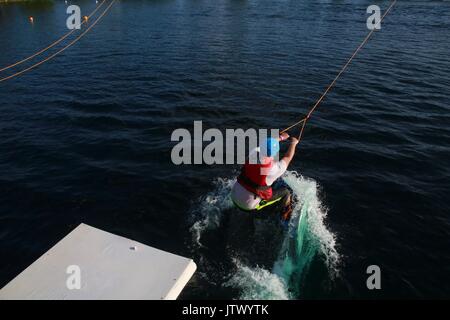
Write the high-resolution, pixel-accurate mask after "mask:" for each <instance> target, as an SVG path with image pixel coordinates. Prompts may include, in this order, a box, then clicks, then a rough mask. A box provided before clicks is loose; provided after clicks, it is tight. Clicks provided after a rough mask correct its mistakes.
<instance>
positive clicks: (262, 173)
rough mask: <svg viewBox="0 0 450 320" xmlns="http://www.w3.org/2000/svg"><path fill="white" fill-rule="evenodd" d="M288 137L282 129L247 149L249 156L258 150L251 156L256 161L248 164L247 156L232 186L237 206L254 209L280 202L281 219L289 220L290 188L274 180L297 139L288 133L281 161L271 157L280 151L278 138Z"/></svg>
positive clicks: (290, 207) (248, 210)
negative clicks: (276, 136)
mask: <svg viewBox="0 0 450 320" xmlns="http://www.w3.org/2000/svg"><path fill="white" fill-rule="evenodd" d="M288 138H289V135H288V134H287V133H282V134H281V135H280V137H279V138H268V139H267V141H266V143H265V144H262V145H260V147H258V148H256V149H254V150H252V151H251V152H250V156H251V155H252V152H257V153H258V154H257V156H256V157H254V159H257V161H256V163H255V164H251V163H250V162H249V160H248V159H247V161H246V163H245V164H244V166H243V167H242V170H241V173H240V175H239V177H238V178H237V181H236V183H235V184H234V186H233V189H232V190H231V199H232V200H233V203H234V205H235V206H236V207H238V208H239V209H241V210H243V211H246V212H256V211H259V210H261V209H263V208H265V207H267V206H271V205H273V204H282V212H281V221H282V222H283V223H286V222H288V221H289V219H290V217H291V213H292V204H291V191H290V190H289V188H288V187H287V186H286V185H284V184H282V183H279V181H277V180H278V179H279V178H280V177H281V176H282V175H283V173H284V172H285V171H286V170H287V168H288V166H289V164H290V163H291V161H292V158H293V157H294V154H295V149H296V146H297V144H298V139H296V138H294V137H291V139H290V141H291V143H290V145H289V149H288V151H287V152H286V154H285V155H284V157H283V158H282V159H281V160H280V161H276V160H275V159H274V158H275V156H276V155H277V154H278V152H279V151H280V141H285V140H287V139H288ZM249 158H251V157H249ZM276 182H277V183H276Z"/></svg>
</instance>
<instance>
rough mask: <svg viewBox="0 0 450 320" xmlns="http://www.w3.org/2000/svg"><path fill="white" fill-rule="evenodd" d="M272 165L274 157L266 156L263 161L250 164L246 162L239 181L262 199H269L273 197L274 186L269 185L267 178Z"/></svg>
mask: <svg viewBox="0 0 450 320" xmlns="http://www.w3.org/2000/svg"><path fill="white" fill-rule="evenodd" d="M272 165H273V159H272V158H265V159H264V161H263V163H256V164H250V163H248V162H246V163H245V164H244V166H243V167H242V171H241V174H240V175H239V177H238V178H237V181H238V182H239V184H240V185H241V186H243V187H244V188H245V189H247V190H248V191H250V192H252V193H253V194H255V195H257V196H258V197H260V198H261V199H263V200H268V199H270V198H272V187H271V186H268V185H267V181H266V178H267V173H268V172H269V170H270V168H271V167H272Z"/></svg>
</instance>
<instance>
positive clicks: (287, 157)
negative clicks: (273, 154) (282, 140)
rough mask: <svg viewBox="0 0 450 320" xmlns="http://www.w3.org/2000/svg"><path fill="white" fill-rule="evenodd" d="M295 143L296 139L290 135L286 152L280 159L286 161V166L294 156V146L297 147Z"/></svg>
mask: <svg viewBox="0 0 450 320" xmlns="http://www.w3.org/2000/svg"><path fill="white" fill-rule="evenodd" d="M297 143H298V139H297V138H294V137H291V144H290V146H289V149H288V151H287V152H286V154H285V155H284V157H283V159H281V160H282V161H284V162H286V166H289V164H290V163H291V161H292V158H294V154H295V148H296V147H297Z"/></svg>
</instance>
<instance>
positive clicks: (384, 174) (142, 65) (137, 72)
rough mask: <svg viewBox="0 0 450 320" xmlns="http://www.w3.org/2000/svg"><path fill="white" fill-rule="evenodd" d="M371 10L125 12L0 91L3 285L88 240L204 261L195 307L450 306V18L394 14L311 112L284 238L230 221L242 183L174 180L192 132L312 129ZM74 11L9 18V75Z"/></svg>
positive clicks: (181, 4)
mask: <svg viewBox="0 0 450 320" xmlns="http://www.w3.org/2000/svg"><path fill="white" fill-rule="evenodd" d="M75 3H76V4H78V5H80V7H81V10H82V15H88V14H89V13H90V12H91V11H92V10H93V9H94V8H95V6H96V4H95V1H76V2H75ZM376 3H377V4H378V5H380V7H381V8H382V10H385V9H386V8H387V6H388V5H389V3H388V2H387V1H376ZM370 4H372V1H331V0H329V1H304V0H296V1H288V0H284V1H268V0H261V1H245V0H241V1H237V0H236V1H231V0H229V1H226V0H217V1H206V0H205V1H203V0H196V1H193V0H191V1H190V0H173V1H169V0H167V1H164V0H155V1H150V0H149V1H139V0H136V1H125V0H123V1H118V2H116V3H115V4H114V5H113V6H112V7H111V10H110V11H109V12H108V13H107V14H106V15H105V16H104V18H103V19H102V20H101V21H100V22H99V23H98V24H97V25H95V26H94V27H93V28H92V29H91V31H90V32H88V33H87V34H86V35H85V36H84V37H83V38H82V39H81V40H80V41H79V42H77V43H76V44H75V45H73V46H72V47H70V48H69V49H67V50H66V51H65V52H63V53H62V54H60V55H59V56H57V57H55V58H54V59H53V60H50V61H48V62H46V63H44V64H42V65H41V66H39V67H38V68H36V69H34V70H32V71H30V72H27V73H24V74H22V75H20V76H18V77H16V78H14V79H10V80H8V81H4V82H0V114H1V117H0V257H1V258H0V259H1V263H0V286H3V285H5V284H6V283H7V282H8V281H9V280H11V279H12V278H13V277H14V276H15V275H17V274H18V273H19V272H20V271H22V270H23V269H24V268H25V267H27V266H28V265H29V264H30V263H32V262H33V261H34V260H35V259H37V258H38V257H39V256H40V255H42V254H43V253H44V252H45V251H47V250H48V249H49V248H50V247H51V246H52V245H53V244H55V243H56V242H57V241H58V240H59V239H60V238H62V237H63V236H64V235H66V234H67V233H68V232H69V231H71V230H72V229H73V228H74V227H75V226H76V225H78V224H79V223H81V222H84V223H87V224H90V225H92V226H95V227H98V228H101V229H103V230H106V231H109V232H113V233H116V234H119V235H122V236H125V237H129V238H132V239H134V240H137V241H140V242H142V243H145V244H147V245H151V246H155V247H157V248H160V249H163V250H168V251H170V252H173V253H176V254H180V255H184V256H188V257H192V258H193V259H194V260H195V261H196V263H197V266H198V270H197V273H196V274H195V276H194V278H193V279H192V280H191V282H190V283H189V285H188V286H187V287H186V289H185V290H184V291H183V293H182V295H181V297H180V298H184V299H188V298H275V299H285V298H286V299H290V298H314V299H325V298H429V297H436V298H443V297H448V296H449V295H450V286H449V285H448V284H449V283H450V276H449V275H450V249H449V248H450V217H449V214H450V212H449V200H448V192H449V189H450V188H449V187H450V167H449V163H450V126H449V125H450V114H449V112H450V106H449V101H450V99H449V98H450V75H449V70H450V41H449V39H450V2H446V1H399V2H398V3H397V4H396V6H395V7H394V9H393V11H392V12H391V13H390V14H389V15H388V16H387V17H386V19H385V21H383V23H382V27H381V30H380V31H379V32H376V33H375V34H374V36H373V38H371V40H370V41H369V43H368V44H367V45H366V47H364V49H363V50H362V51H361V52H360V54H359V55H358V56H357V58H356V59H355V60H354V62H353V63H352V64H351V66H350V67H349V69H348V70H347V71H346V73H344V74H343V76H342V77H341V79H340V80H339V81H338V83H337V85H336V87H335V88H334V89H333V90H332V91H331V92H330V93H329V94H328V96H327V97H326V99H325V101H324V102H323V103H322V105H321V106H320V107H319V109H318V110H317V112H316V113H314V116H313V117H312V118H311V120H310V122H309V123H308V125H307V130H306V132H305V136H304V139H303V141H302V143H301V144H300V145H299V147H298V153H297V155H296V157H295V160H294V162H293V163H292V165H291V167H290V168H289V170H290V172H289V173H288V174H287V175H286V177H285V180H286V182H287V183H288V184H289V185H290V186H291V187H292V189H293V190H294V192H295V194H296V195H297V199H298V201H299V202H298V204H297V206H296V211H295V215H294V219H293V224H292V225H291V226H290V229H289V230H288V231H284V232H283V230H281V229H280V228H279V226H277V225H275V224H274V223H273V221H271V220H270V219H256V220H254V219H253V217H249V216H248V215H244V214H242V213H239V212H236V210H234V209H233V208H232V206H231V204H230V203H229V199H228V193H229V190H230V187H231V185H232V183H233V181H234V179H235V178H236V175H237V174H238V169H239V167H238V166H229V165H228V166H225V165H215V166H207V165H196V166H193V165H181V166H175V165H174V164H173V163H172V162H171V158H170V154H171V149H172V147H173V145H174V143H173V142H171V141H170V137H171V133H172V132H173V130H175V129H176V128H187V129H189V130H191V129H192V127H193V121H194V120H202V121H203V125H204V127H205V128H206V127H210V128H212V127H214V128H219V129H223V130H224V129H226V128H244V129H247V128H284V127H286V126H288V125H290V124H292V123H294V122H295V121H297V120H299V119H300V118H301V117H302V116H303V115H304V114H305V113H306V112H307V110H308V109H309V107H310V106H311V105H312V104H313V103H314V102H315V100H316V99H318V97H319V96H320V94H321V93H322V91H323V90H324V88H325V87H326V86H327V85H328V84H329V83H330V81H331V80H332V79H333V77H334V76H335V75H336V73H337V71H338V70H339V69H340V67H341V66H342V65H343V64H344V63H345V62H346V60H347V59H348V57H349V56H350V55H351V53H352V52H353V50H354V49H355V48H356V47H357V46H358V45H359V43H360V42H361V41H362V39H363V38H364V37H365V35H366V34H367V32H368V30H367V27H366V18H367V16H368V14H367V13H366V8H367V6H368V5H370ZM104 7H106V5H104ZM65 10H66V5H65V4H64V2H63V1H55V2H53V3H50V4H42V3H41V4H37V5H36V4H34V5H33V4H0V69H1V68H3V67H4V66H7V65H9V64H11V63H13V62H16V61H18V60H20V59H22V58H24V57H27V56H29V55H31V54H33V53H34V52H36V51H38V50H40V49H41V48H44V47H45V46H47V45H48V44H50V43H52V42H53V41H55V40H56V39H58V38H59V37H60V36H62V35H63V34H65V33H66V32H68V30H67V28H66V18H67V14H66V12H65ZM102 11H103V8H101V9H100V10H99V11H98V13H97V15H96V16H98V14H99V13H101V12H102ZM29 16H33V17H34V23H33V24H31V23H30V22H29V21H28V17H29ZM94 19H95V17H92V18H91V20H90V23H92V21H94ZM78 34H79V32H78V31H77V32H76V33H74V34H73V35H71V36H70V37H68V38H67V39H65V40H64V41H62V42H61V43H59V44H58V45H57V46H55V47H54V48H52V49H51V50H49V52H48V53H44V54H43V55H42V56H39V57H36V58H34V59H32V60H30V61H27V62H26V63H24V64H23V65H21V66H17V67H16V68H14V69H10V70H6V71H4V72H0V77H4V76H7V75H9V74H12V73H13V72H17V71H20V70H22V69H23V68H25V67H26V66H30V65H32V64H33V63H36V62H38V61H40V60H41V59H42V57H46V56H48V55H49V54H50V53H53V52H56V51H57V50H58V49H59V48H62V47H63V46H64V45H65V44H67V43H68V42H70V40H72V39H74V38H75V37H76V36H77V35H78ZM294 133H295V132H294ZM295 172H296V173H295ZM369 265H378V266H379V267H380V270H381V287H382V289H381V290H368V289H367V287H366V279H367V277H368V274H367V273H366V269H367V267H368V266H369Z"/></svg>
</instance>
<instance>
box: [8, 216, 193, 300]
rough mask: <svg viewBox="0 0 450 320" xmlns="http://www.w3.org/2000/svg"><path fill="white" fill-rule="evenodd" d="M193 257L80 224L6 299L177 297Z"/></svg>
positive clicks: (22, 277)
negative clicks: (189, 257)
mask: <svg viewBox="0 0 450 320" xmlns="http://www.w3.org/2000/svg"><path fill="white" fill-rule="evenodd" d="M195 270H196V265H195V263H194V262H193V261H192V260H191V259H188V258H184V257H181V256H177V255H174V254H171V253H169V252H165V251H162V250H158V249H155V248H152V247H149V246H146V245H144V244H141V243H138V242H135V241H132V240H129V239H126V238H123V237H120V236H117V235H114V234H111V233H108V232H105V231H102V230H100V229H96V228H93V227H91V226H88V225H86V224H80V225H79V226H78V227H77V228H75V229H74V230H73V231H72V232H71V233H69V234H68V235H67V236H66V237H64V238H63V239H62V240H61V241H59V242H58V243H57V244H56V245H55V246H54V247H53V248H51V249H50V250H49V251H47V252H46V253H45V254H44V255H42V256H41V257H40V258H39V259H38V260H36V261H35V262H34V263H33V264H31V265H30V266H29V267H28V268H27V269H25V270H24V271H23V272H22V273H20V274H19V275H18V276H17V277H16V278H14V279H13V280H12V281H11V282H9V283H8V284H7V285H6V286H5V287H3V288H2V289H1V290H0V300H12V299H21V300H22V299H24V300H95V299H101V300H109V299H112V300H122V299H124V300H130V299H139V300H143V299H150V300H160V299H163V300H173V299H176V298H177V297H178V295H179V294H180V292H181V291H182V290H183V288H184V287H185V285H186V284H187V282H188V281H189V279H190V278H191V277H192V275H193V274H194V272H195Z"/></svg>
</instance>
